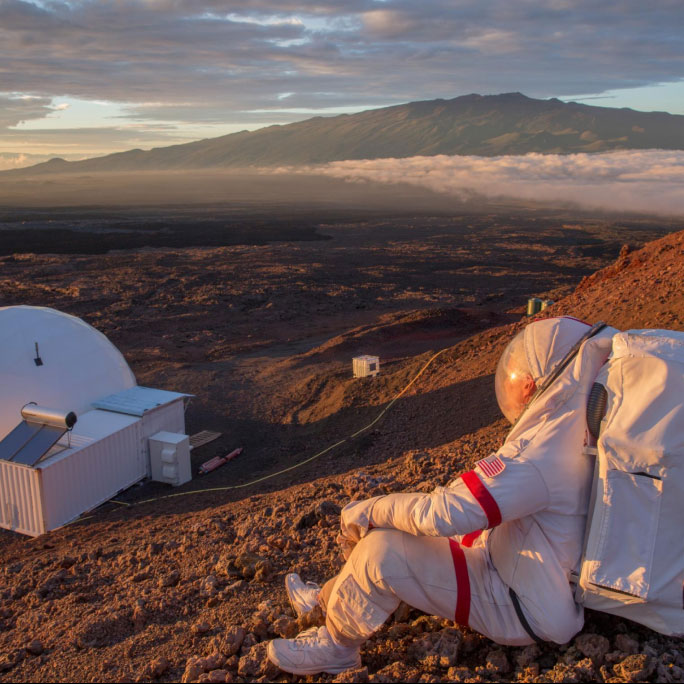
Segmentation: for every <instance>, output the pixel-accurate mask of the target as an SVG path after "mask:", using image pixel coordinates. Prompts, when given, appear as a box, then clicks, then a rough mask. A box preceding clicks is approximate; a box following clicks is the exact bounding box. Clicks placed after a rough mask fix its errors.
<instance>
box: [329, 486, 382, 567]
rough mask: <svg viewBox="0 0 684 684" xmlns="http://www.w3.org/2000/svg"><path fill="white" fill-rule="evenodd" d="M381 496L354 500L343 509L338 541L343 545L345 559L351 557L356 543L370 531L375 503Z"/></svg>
mask: <svg viewBox="0 0 684 684" xmlns="http://www.w3.org/2000/svg"><path fill="white" fill-rule="evenodd" d="M381 498H382V497H381V496H376V497H373V498H372V499H364V500H363V501H352V502H351V503H350V504H347V505H346V506H345V507H344V508H343V509H342V515H341V516H340V534H339V535H337V542H338V544H340V546H341V547H342V553H343V554H344V556H345V559H346V558H348V557H349V553H351V551H352V549H353V548H354V547H355V546H356V543H357V542H358V541H360V540H361V539H363V537H365V536H366V534H367V533H368V528H369V526H370V518H371V511H372V509H373V505H374V504H375V502H376V501H377V500H378V499H381Z"/></svg>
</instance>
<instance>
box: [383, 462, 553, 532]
mask: <svg viewBox="0 0 684 684" xmlns="http://www.w3.org/2000/svg"><path fill="white" fill-rule="evenodd" d="M501 460H502V461H503V462H504V463H505V468H504V469H503V471H502V472H500V473H498V474H496V475H494V476H493V477H488V476H486V475H484V474H483V473H482V472H481V471H479V470H478V469H476V470H471V471H469V472H467V473H463V475H461V476H460V477H459V478H458V479H457V480H455V481H454V482H453V483H451V484H450V485H449V486H448V487H437V488H436V489H435V490H434V491H433V492H431V493H430V494H389V495H387V496H383V497H380V498H378V499H377V500H376V501H375V502H374V503H373V506H372V509H371V510H370V515H369V522H370V524H371V526H373V527H385V528H394V529H397V530H402V531H404V532H408V533H410V534H414V535H422V536H430V537H454V536H457V535H464V534H468V533H470V532H475V531H476V530H482V529H487V528H492V527H496V526H497V525H499V524H501V523H502V522H505V521H508V520H516V519H518V518H522V517H525V516H527V515H532V514H534V513H537V512H538V511H540V510H543V509H544V508H545V507H546V506H547V505H548V501H549V493H548V490H547V488H546V484H545V483H544V479H543V478H542V476H541V474H540V472H539V471H538V470H537V468H536V467H535V466H534V465H533V464H532V463H529V462H527V461H525V460H522V459H506V458H502V459H501Z"/></svg>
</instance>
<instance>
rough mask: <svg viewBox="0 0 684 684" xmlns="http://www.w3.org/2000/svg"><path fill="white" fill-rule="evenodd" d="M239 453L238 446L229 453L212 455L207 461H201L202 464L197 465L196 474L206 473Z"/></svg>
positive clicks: (240, 449)
mask: <svg viewBox="0 0 684 684" xmlns="http://www.w3.org/2000/svg"><path fill="white" fill-rule="evenodd" d="M241 453H242V447H239V448H238V449H235V450H233V451H231V452H230V453H229V454H226V455H225V456H214V458H211V459H209V460H208V461H205V462H204V463H202V465H201V466H200V467H199V471H198V474H199V475H206V474H207V473H210V472H211V471H212V470H216V468H220V467H221V466H222V465H223V464H224V463H228V461H231V460H233V459H234V458H236V457H237V456H239V455H240V454H241Z"/></svg>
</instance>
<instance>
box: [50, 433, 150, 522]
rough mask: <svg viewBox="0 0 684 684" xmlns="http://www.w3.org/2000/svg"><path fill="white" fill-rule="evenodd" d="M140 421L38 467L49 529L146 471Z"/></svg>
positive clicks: (85, 509)
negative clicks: (40, 473)
mask: <svg viewBox="0 0 684 684" xmlns="http://www.w3.org/2000/svg"><path fill="white" fill-rule="evenodd" d="M140 444H141V423H140V421H139V420H136V421H135V422H134V423H132V424H131V425H128V426H127V427H124V428H123V429H122V430H119V431H117V432H115V433H113V434H111V435H108V436H106V437H103V438H101V439H99V440H98V441H96V442H94V443H92V444H90V445H88V446H85V447H83V448H81V449H78V450H68V451H67V453H66V454H65V455H64V456H63V457H61V458H58V459H56V460H55V461H53V462H51V463H48V464H46V465H45V466H43V467H42V472H43V505H44V510H45V523H46V528H47V529H48V530H53V529H55V528H56V527H60V526H61V525H64V524H65V523H67V522H69V521H70V520H73V519H74V518H76V517H78V516H79V515H81V514H82V513H84V512H86V511H89V510H91V509H93V508H95V507H96V506H99V505H100V504H102V503H104V502H105V501H107V500H108V499H111V498H112V497H113V496H115V495H116V494H117V493H118V492H119V491H121V490H122V489H125V488H126V487H130V486H131V485H132V484H135V483H136V482H139V481H140V480H142V479H143V478H144V477H145V476H146V475H147V464H146V462H145V459H144V458H142V457H141V451H140Z"/></svg>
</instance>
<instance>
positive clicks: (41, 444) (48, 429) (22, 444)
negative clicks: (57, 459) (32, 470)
mask: <svg viewBox="0 0 684 684" xmlns="http://www.w3.org/2000/svg"><path fill="white" fill-rule="evenodd" d="M65 432H66V430H65V429H64V428H61V427H52V426H49V425H42V424H40V423H28V422H26V421H22V422H21V423H19V425H17V427H15V428H14V430H12V432H10V433H9V435H7V437H5V439H3V440H2V441H1V442H0V458H1V459H3V460H5V461H12V462H13V463H21V464H23V465H28V466H33V465H35V464H36V463H38V461H40V459H41V458H42V457H43V456H44V455H45V454H46V453H47V452H48V451H49V449H50V448H51V447H52V446H53V445H54V444H55V443H56V442H57V441H58V440H59V438H60V437H61V436H62V435H63V434H64V433H65Z"/></svg>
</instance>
